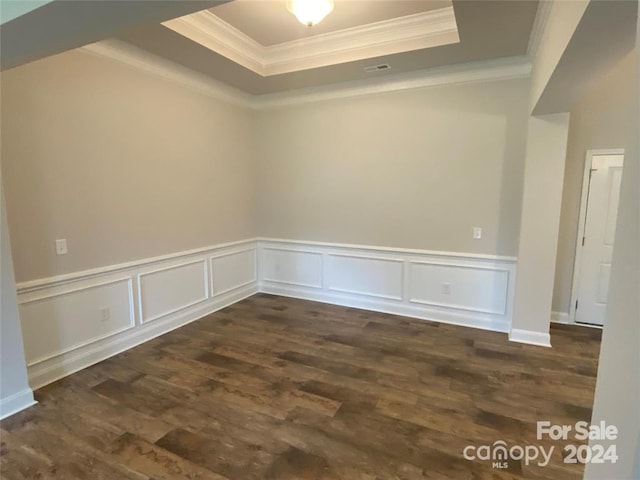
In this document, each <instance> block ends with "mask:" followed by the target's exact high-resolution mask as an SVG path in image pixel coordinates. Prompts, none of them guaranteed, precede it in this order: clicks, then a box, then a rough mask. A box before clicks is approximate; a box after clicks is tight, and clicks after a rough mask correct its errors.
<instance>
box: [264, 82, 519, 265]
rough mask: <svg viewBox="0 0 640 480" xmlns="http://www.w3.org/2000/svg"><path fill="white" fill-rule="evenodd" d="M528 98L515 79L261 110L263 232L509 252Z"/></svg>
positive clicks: (515, 218)
mask: <svg viewBox="0 0 640 480" xmlns="http://www.w3.org/2000/svg"><path fill="white" fill-rule="evenodd" d="M527 98H528V81H527V79H515V80H500V81H490V82H484V83H470V84H461V85H448V86H439V87H430V88H421V89H414V90H410V91H401V92H393V93H386V94H378V95H367V96H363V97H356V98H345V99H340V100H330V101H323V102H317V103H312V104H307V105H300V106H291V107H283V108H275V109H269V110H266V111H261V112H258V113H257V114H256V135H257V138H256V157H257V175H258V178H259V182H258V194H257V198H256V200H257V215H258V231H259V232H260V235H261V236H265V237H275V238H287V239H297V240H314V241H326V242H338V243H350V244H364V245H376V246H384V247H400V248H417V249H423V250H444V251H451V252H469V253H481V254H497V255H516V253H517V244H518V229H519V222H520V202H521V196H522V176H523V165H524V147H525V138H526V109H527ZM475 226H479V227H482V228H483V238H482V239H481V240H474V239H473V238H472V230H473V227H475Z"/></svg>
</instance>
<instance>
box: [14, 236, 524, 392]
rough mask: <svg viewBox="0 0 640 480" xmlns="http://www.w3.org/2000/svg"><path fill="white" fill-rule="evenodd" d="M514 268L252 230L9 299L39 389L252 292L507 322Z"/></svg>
mask: <svg viewBox="0 0 640 480" xmlns="http://www.w3.org/2000/svg"><path fill="white" fill-rule="evenodd" d="M515 273H516V259H515V258H511V257H494V256H487V255H472V254H460V253H446V252H429V251H419V250H403V249H395V248H382V247H369V246H358V245H343V244H329V243H317V242H297V241H290V240H274V239H257V240H256V239H250V240H243V241H240V242H234V243H229V244H224V245H217V246H212V247H207V248H202V249H198V250H191V251H187V252H180V253H176V254H172V255H165V256H163V257H155V258H150V259H143V260H139V261H135V262H130V263H127V264H120V265H113V266H107V267H101V268H99V269H94V270H88V271H83V272H77V273H72V274H65V275H62V276H59V277H53V278H49V279H39V280H34V281H30V282H25V283H22V284H19V285H18V303H19V308H20V313H21V321H22V329H23V338H24V343H25V352H26V355H27V363H28V372H29V380H30V384H31V387H33V388H39V387H41V386H43V385H46V384H47V383H50V382H52V381H55V380H57V379H59V378H62V377H64V376H66V375H69V374H71V373H73V372H75V371H78V370H80V369H82V368H85V367H87V366H89V365H92V364H93V363H96V362H99V361H101V360H104V359H106V358H108V357H110V356H112V355H115V354H117V353H120V352H122V351H124V350H127V349H129V348H131V347H133V346H135V345H138V344H140V343H143V342H146V341H148V340H150V339H152V338H154V337H157V336H158V335H162V334H164V333H166V332H168V331H170V330H173V329H175V328H178V327H180V326H182V325H185V324H187V323H189V322H192V321H194V320H197V319H199V318H202V317H203V316H206V315H208V314H210V313H212V312H214V311H216V310H219V309H221V308H224V307H226V306H228V305H231V304H233V303H235V302H237V301H239V300H242V299H243V298H246V297H248V296H251V295H253V294H255V293H257V292H258V290H260V291H263V292H265V293H272V294H278V295H286V296H291V297H298V298H306V299H309V300H316V301H321V302H326V303H334V304H339V305H347V306H352V307H357V308H364V309H368V310H373V311H381V312H387V313H393V314H398V315H406V316H410V317H414V318H421V319H425V320H433V321H439V322H446V323H454V324H458V325H466V326H471V327H477V328H484V329H491V330H497V331H505V332H506V331H508V329H509V327H510V325H511V315H512V307H513V305H512V304H513V287H514V282H515ZM445 284H446V285H445ZM445 291H448V292H449V293H443V292H445Z"/></svg>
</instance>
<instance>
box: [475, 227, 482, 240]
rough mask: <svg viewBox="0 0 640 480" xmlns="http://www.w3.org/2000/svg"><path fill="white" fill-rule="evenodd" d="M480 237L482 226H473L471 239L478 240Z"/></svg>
mask: <svg viewBox="0 0 640 480" xmlns="http://www.w3.org/2000/svg"><path fill="white" fill-rule="evenodd" d="M481 238H482V228H481V227H473V239H474V240H480V239H481Z"/></svg>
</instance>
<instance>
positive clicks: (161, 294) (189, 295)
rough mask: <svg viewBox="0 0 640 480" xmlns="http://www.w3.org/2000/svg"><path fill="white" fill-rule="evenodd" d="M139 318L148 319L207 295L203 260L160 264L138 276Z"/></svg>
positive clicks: (204, 297) (203, 299) (180, 307)
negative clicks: (163, 265) (167, 264)
mask: <svg viewBox="0 0 640 480" xmlns="http://www.w3.org/2000/svg"><path fill="white" fill-rule="evenodd" d="M138 291H139V304H140V320H141V322H142V323H146V322H151V321H153V320H157V319H158V318H161V317H164V316H166V315H170V314H172V313H175V312H177V311H179V310H182V309H184V308H187V307H190V306H192V305H196V304H198V303H200V302H204V301H205V300H206V299H207V298H208V297H209V273H208V271H207V262H206V260H204V259H198V260H192V261H190V262H188V263H182V264H178V265H173V266H169V267H162V268H159V269H157V270H152V271H150V272H145V273H141V274H139V275H138Z"/></svg>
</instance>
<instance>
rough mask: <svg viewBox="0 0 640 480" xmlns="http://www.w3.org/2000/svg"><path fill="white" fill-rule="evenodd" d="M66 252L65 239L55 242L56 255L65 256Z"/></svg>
mask: <svg viewBox="0 0 640 480" xmlns="http://www.w3.org/2000/svg"><path fill="white" fill-rule="evenodd" d="M67 252H68V250H67V239H66V238H59V239H58V240H56V255H66V254H67Z"/></svg>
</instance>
